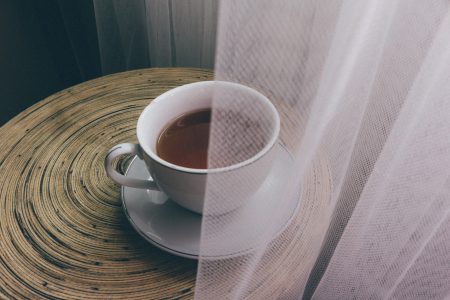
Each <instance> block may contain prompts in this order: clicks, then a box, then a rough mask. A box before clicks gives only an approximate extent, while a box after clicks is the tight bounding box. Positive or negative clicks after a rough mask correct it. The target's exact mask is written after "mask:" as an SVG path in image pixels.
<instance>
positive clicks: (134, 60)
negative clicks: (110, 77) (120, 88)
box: [93, 0, 218, 74]
mask: <svg viewBox="0 0 450 300" xmlns="http://www.w3.org/2000/svg"><path fill="white" fill-rule="evenodd" d="M93 3H94V10H95V20H96V24H97V35H98V43H99V51H100V59H101V65H102V72H103V74H109V73H114V72H119V71H124V70H129V69H137V68H146V67H172V66H173V67H199V68H209V69H211V68H213V65H214V53H215V39H216V26H217V9H218V0H129V1H120V0H94V1H93Z"/></svg>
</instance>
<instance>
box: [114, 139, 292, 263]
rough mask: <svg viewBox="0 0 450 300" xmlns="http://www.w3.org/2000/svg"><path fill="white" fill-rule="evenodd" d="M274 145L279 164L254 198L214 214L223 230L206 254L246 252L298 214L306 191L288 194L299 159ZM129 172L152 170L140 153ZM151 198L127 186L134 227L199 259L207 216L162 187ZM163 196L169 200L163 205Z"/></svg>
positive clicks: (126, 205) (156, 242)
mask: <svg viewBox="0 0 450 300" xmlns="http://www.w3.org/2000/svg"><path fill="white" fill-rule="evenodd" d="M274 148H275V149H276V152H277V155H276V159H275V161H274V164H273V168H272V169H271V172H270V173H269V174H268V176H267V177H266V180H265V181H264V183H263V184H262V185H261V186H260V188H259V189H258V191H257V192H256V193H255V194H254V195H253V197H251V199H249V201H248V202H247V203H246V204H245V205H243V206H242V207H241V208H240V209H238V210H235V211H232V212H229V213H228V214H225V215H220V216H214V218H215V222H216V223H217V224H219V223H220V224H221V226H220V230H221V232H220V233H218V234H217V236H216V237H215V238H214V237H213V238H211V239H208V244H209V245H211V247H209V248H208V249H203V251H204V252H202V257H203V258H211V259H223V258H230V257H234V256H238V255H242V254H245V253H247V252H248V251H251V250H252V249H253V248H254V247H256V246H257V243H258V242H261V240H259V239H260V238H261V237H262V236H264V235H265V236H266V237H269V239H270V240H272V239H275V238H276V237H277V236H278V235H279V234H281V233H282V232H283V231H284V229H285V228H286V227H287V226H288V225H289V223H290V221H291V220H292V218H293V217H294V216H295V215H296V213H297V210H298V207H299V203H300V195H295V196H293V197H292V196H291V197H290V198H289V197H287V196H285V195H284V194H283V189H284V187H285V180H286V178H289V177H290V174H292V173H293V171H294V170H293V169H294V167H293V166H294V164H293V158H292V156H291V155H290V154H289V152H288V151H287V150H286V149H285V148H284V147H282V146H280V145H277V146H276V147H274ZM126 176H127V177H132V178H148V176H149V173H148V171H147V169H146V167H145V163H144V162H143V161H142V160H141V159H139V158H135V159H134V160H133V162H132V163H131V165H130V167H129V168H128V170H127V173H126ZM148 197H149V196H148V194H147V193H146V191H145V190H143V189H136V188H130V187H126V186H124V187H122V201H123V202H122V203H123V207H124V210H125V214H126V216H127V218H128V220H129V221H130V223H131V224H132V226H133V227H134V228H135V229H136V231H137V232H138V233H139V234H140V235H141V236H143V237H144V238H145V239H146V240H147V241H149V242H150V243H152V244H153V245H155V246H157V247H159V248H161V249H163V250H165V251H167V252H170V253H172V254H175V255H178V256H182V257H187V258H191V259H197V258H198V256H199V247H200V228H201V223H202V216H201V215H199V214H196V213H192V212H190V211H188V210H186V209H183V208H182V207H180V206H179V205H177V204H175V203H174V202H172V201H170V200H167V197H165V195H164V194H163V193H161V192H158V191H152V192H150V198H151V199H150V200H151V201H149V199H148ZM161 200H162V201H163V202H164V201H165V202H164V203H163V204H161V203H160V202H161ZM155 202H158V203H159V204H155ZM268 222H269V223H268ZM267 231H268V232H267ZM224 237H226V238H224ZM265 242H267V238H266V239H265Z"/></svg>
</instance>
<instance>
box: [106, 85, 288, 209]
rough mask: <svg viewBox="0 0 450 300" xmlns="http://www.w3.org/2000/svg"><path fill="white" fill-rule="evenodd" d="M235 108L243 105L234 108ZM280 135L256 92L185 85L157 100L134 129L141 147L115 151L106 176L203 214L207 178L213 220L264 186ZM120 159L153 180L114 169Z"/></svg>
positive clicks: (267, 103) (122, 147)
mask: <svg viewBox="0 0 450 300" xmlns="http://www.w3.org/2000/svg"><path fill="white" fill-rule="evenodd" d="M213 99H214V100H213ZM236 101H240V103H242V101H245V103H246V105H245V106H244V107H243V108H242V107H239V106H237V105H234V104H236V103H237V102H236ZM213 105H214V107H213ZM212 120H213V121H214V122H213V123H212V122H211V121H212ZM279 131H280V117H279V115H278V112H277V110H276V109H275V107H274V106H273V104H272V103H271V102H270V100H268V99H267V98H266V97H265V96H264V95H262V94H261V93H259V92H258V91H256V90H254V89H252V88H249V87H247V86H244V85H241V84H237V83H232V82H225V81H202V82H197V83H192V84H187V85H183V86H180V87H177V88H174V89H172V90H169V91H168V92H166V93H164V94H162V95H160V96H158V97H157V98H156V99H154V100H153V101H152V102H151V103H150V104H149V105H148V106H147V107H146V108H145V109H144V111H143V112H142V113H141V115H140V117H139V119H138V122H137V127H136V132H137V138H138V144H132V143H123V144H119V145H116V146H114V147H113V148H111V149H110V150H109V152H108V153H107V155H106V157H105V169H106V173H107V175H108V176H109V177H110V178H111V179H112V180H113V181H115V182H116V183H118V184H121V185H124V186H129V187H133V188H141V189H148V190H159V191H161V192H163V193H165V194H166V195H167V196H168V197H169V198H170V199H171V200H173V201H174V202H176V203H177V204H179V205H181V206H182V207H184V208H186V209H188V210H191V211H193V212H196V213H199V214H202V212H203V207H204V198H205V188H206V182H207V178H208V177H210V180H214V182H216V183H217V184H212V185H210V186H208V191H207V192H208V195H210V196H213V197H216V200H217V201H220V205H217V209H215V208H208V213H214V214H222V213H226V212H229V211H231V210H234V209H237V208H238V207H240V206H241V205H243V204H245V201H246V199H248V198H249V197H251V195H252V194H254V193H255V192H256V191H257V189H258V188H259V187H260V186H261V184H262V183H263V182H264V180H265V178H266V176H267V174H268V173H269V172H270V169H271V166H272V162H273V160H274V156H275V155H276V148H277V147H275V145H276V143H277V141H278V135H279ZM210 135H211V136H212V135H214V136H213V137H212V138H211V137H210ZM233 139H234V140H233ZM211 141H215V142H214V143H210V142H211ZM217 141H219V142H220V141H224V144H221V143H219V142H217ZM219 148H220V149H219ZM208 150H209V151H210V153H209V155H208ZM121 155H137V156H138V157H139V158H141V159H143V160H144V161H145V165H146V167H147V169H148V171H149V173H150V175H151V177H152V178H151V179H140V178H130V177H127V176H124V175H122V174H120V173H119V172H117V171H116V170H115V169H114V168H113V165H112V162H113V160H114V159H115V158H116V157H118V156H121ZM212 156H213V157H212ZM208 158H209V162H212V163H211V164H210V165H208Z"/></svg>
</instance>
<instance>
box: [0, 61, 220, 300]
mask: <svg viewBox="0 0 450 300" xmlns="http://www.w3.org/2000/svg"><path fill="white" fill-rule="evenodd" d="M211 78H212V73H211V72H209V71H205V70H201V69H181V68H174V69H145V70H137V71H131V72H125V73H118V74H114V75H110V76H106V77H102V78H98V79H95V80H92V81H89V82H85V83H82V84H80V85H77V86H74V87H71V88H68V89H66V90H63V91H61V92H58V93H56V94H54V95H52V96H50V97H48V98H46V99H45V100H43V101H41V102H39V103H37V104H36V105H34V106H32V107H30V108H28V109H27V110H25V111H23V112H22V113H21V114H19V115H18V116H16V117H15V118H14V119H12V120H11V121H10V122H9V123H7V124H5V125H4V126H3V127H2V128H0V149H1V152H0V178H1V181H0V298H6V299H10V298H12V299H26V298H30V299H42V298H48V299H189V298H192V297H193V287H194V282H195V273H196V262H195V261H192V260H187V259H183V258H178V257H175V256H173V255H170V254H167V253H165V252H163V251H161V250H158V249H157V248H155V247H153V246H151V245H149V244H148V243H147V242H146V241H144V240H143V239H142V238H140V237H139V236H138V235H137V233H135V231H134V230H133V229H132V228H131V226H130V225H129V223H128V222H127V220H126V217H125V216H124V214H123V212H122V207H121V201H120V187H119V186H118V185H116V184H114V183H113V182H112V181H111V180H110V179H108V178H107V176H106V174H105V171H104V168H103V159H104V156H105V153H106V151H107V150H108V149H109V148H110V147H112V146H113V145H115V144H118V143H121V142H127V141H129V142H135V141H136V134H135V127H136V122H137V118H138V116H139V114H140V113H141V111H142V109H143V108H144V107H145V106H146V105H148V103H149V102H150V101H151V100H152V99H154V98H155V97H157V96H158V95H160V94H162V93H163V92H165V91H167V90H169V89H171V88H173V87H176V86H178V85H182V84H186V83H190V82H195V81H201V80H209V79H211ZM118 164H119V165H118V166H119V168H122V169H124V168H125V167H126V164H127V160H122V161H120V162H119V163H118Z"/></svg>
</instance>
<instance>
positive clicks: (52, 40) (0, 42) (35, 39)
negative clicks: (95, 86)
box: [0, 0, 101, 125]
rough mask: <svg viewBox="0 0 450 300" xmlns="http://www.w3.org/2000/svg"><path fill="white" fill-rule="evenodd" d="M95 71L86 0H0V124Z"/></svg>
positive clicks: (90, 9)
mask: <svg viewBox="0 0 450 300" xmlns="http://www.w3.org/2000/svg"><path fill="white" fill-rule="evenodd" d="M100 74H101V69H100V60H99V54H98V42H97V35H96V26H95V17H94V10H93V5H92V0H77V1H64V0H61V1H57V0H40V1H32V0H0V102H1V104H2V110H1V112H0V125H3V124H4V123H5V122H7V121H8V120H9V119H11V118H12V117H14V116H15V115H17V114H18V113H19V112H21V111H22V110H24V109H25V108H27V107H29V106H31V105H32V104H34V103H36V102H38V101H39V100H41V99H43V98H45V97H47V96H48V95H51V94H52V93H54V92H57V91H59V90H62V89H64V88H66V87H69V86H71V85H74V84H77V83H79V82H82V81H85V80H88V79H92V78H95V77H97V76H100Z"/></svg>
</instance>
